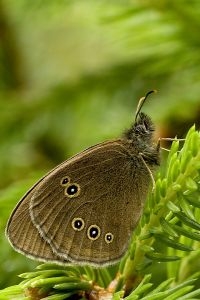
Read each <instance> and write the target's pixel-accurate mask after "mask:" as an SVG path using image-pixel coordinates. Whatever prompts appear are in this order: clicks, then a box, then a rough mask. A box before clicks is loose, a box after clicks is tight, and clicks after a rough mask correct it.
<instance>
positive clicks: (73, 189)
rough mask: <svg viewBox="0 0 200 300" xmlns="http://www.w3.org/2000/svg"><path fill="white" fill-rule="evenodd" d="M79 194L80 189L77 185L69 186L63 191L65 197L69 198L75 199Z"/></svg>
mask: <svg viewBox="0 0 200 300" xmlns="http://www.w3.org/2000/svg"><path fill="white" fill-rule="evenodd" d="M79 194H80V187H79V185H78V184H77V183H73V184H70V185H69V186H67V188H66V189H65V195H67V196H68V197H70V198H73V197H77V196H78V195H79Z"/></svg>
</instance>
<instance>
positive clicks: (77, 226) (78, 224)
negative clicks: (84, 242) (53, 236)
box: [72, 218, 85, 231]
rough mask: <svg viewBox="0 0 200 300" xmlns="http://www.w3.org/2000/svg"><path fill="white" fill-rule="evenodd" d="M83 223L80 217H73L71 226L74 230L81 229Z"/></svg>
mask: <svg viewBox="0 0 200 300" xmlns="http://www.w3.org/2000/svg"><path fill="white" fill-rule="evenodd" d="M84 226H85V224H84V221H83V219H82V218H74V219H73V220H72V227H73V229H74V230H77V231H81V230H82V229H83V228H84Z"/></svg>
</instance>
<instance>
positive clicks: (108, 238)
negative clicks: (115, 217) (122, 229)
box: [105, 232, 114, 244]
mask: <svg viewBox="0 0 200 300" xmlns="http://www.w3.org/2000/svg"><path fill="white" fill-rule="evenodd" d="M113 238H114V235H113V234H112V233H111V232H108V233H106V235H105V241H106V243H107V244H110V243H112V241H113Z"/></svg>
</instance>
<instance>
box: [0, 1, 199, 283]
mask: <svg viewBox="0 0 200 300" xmlns="http://www.w3.org/2000/svg"><path fill="white" fill-rule="evenodd" d="M199 32H200V1H198V0H196V1H195V0H191V1H189V0H188V1H186V0H178V1H172V0H171V1H167V0H166V1H164V0H159V1H156V0H154V1H153V0H152V1H148V0H146V1H145V0H143V1H141V0H135V1H126V0H123V1H122V0H118V1H117V0H115V1H112V0H111V1H105V0H101V1H94V0H76V1H70V0H62V1H60V0H57V1H56V0H48V1H47V0H34V1H27V0H18V1H14V0H4V1H3V0H0V178H1V180H0V189H1V190H0V230H1V235H0V273H1V276H0V288H3V287H5V286H8V285H10V284H13V283H16V282H18V281H19V280H18V279H17V277H16V274H20V273H22V272H25V271H28V270H31V269H33V266H34V265H36V263H35V262H33V261H31V260H30V259H26V258H25V257H23V256H22V255H20V254H17V253H16V252H15V251H14V250H12V248H11V246H10V245H9V243H8V241H7V240H6V238H5V237H4V230H5V225H6V222H7V219H8V217H9V214H10V212H11V211H12V209H13V208H14V206H15V204H16V203H17V202H18V200H19V199H20V198H21V197H22V195H23V194H24V193H25V192H26V191H27V189H28V188H29V187H30V186H31V185H32V184H34V183H35V182H36V181H37V180H38V179H39V178H40V177H41V176H42V175H44V174H45V173H46V172H47V171H49V170H50V169H51V168H53V167H54V166H55V165H56V164H58V163H60V162H62V161H63V160H65V159H67V158H68V157H70V156H71V155H73V154H75V153H77V152H78V151H81V150H83V149H84V148H86V147H88V146H90V145H92V144H95V143H97V142H101V141H103V140H106V139H109V138H115V137H118V136H119V135H120V134H121V132H122V131H123V130H124V129H125V128H127V127H128V126H129V124H130V123H131V122H132V120H133V115H134V112H135V108H136V105H137V101H138V99H139V98H140V97H141V96H144V95H145V93H146V92H147V91H149V90H151V89H157V90H158V91H159V92H158V93H157V94H156V95H153V96H151V97H150V98H149V99H148V101H147V103H146V104H145V108H144V111H145V112H146V113H148V114H150V115H151V116H152V119H153V121H154V122H155V123H156V127H157V136H162V137H164V136H167V137H174V136H175V135H177V136H178V137H182V136H184V134H185V132H186V131H187V130H188V129H189V127H190V126H191V125H192V124H194V123H196V124H197V128H198V126H199V120H200V119H199V116H200V39H199Z"/></svg>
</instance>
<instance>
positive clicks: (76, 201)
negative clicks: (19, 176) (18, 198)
mask: <svg viewBox="0 0 200 300" xmlns="http://www.w3.org/2000/svg"><path fill="white" fill-rule="evenodd" d="M141 161H142V160H141V157H140V155H139V154H138V153H134V149H132V151H130V149H129V146H128V145H127V144H126V142H124V141H122V140H118V141H112V142H107V143H102V144H99V145H96V146H94V147H91V148H89V149H88V150H86V151H84V152H82V153H80V154H78V155H76V156H74V157H73V158H71V159H69V160H67V161H66V162H64V163H63V164H61V165H60V166H58V167H57V168H55V169H54V170H53V171H52V172H50V173H49V174H48V175H47V176H45V177H44V178H43V179H42V180H41V181H40V182H39V183H38V184H36V185H35V187H34V188H33V189H32V191H31V192H29V193H28V194H27V195H26V196H25V197H24V200H23V201H22V202H21V205H20V206H19V208H20V210H21V208H22V207H23V205H24V210H25V208H26V209H27V208H28V209H27V211H28V213H26V214H25V215H26V222H27V220H28V223H29V226H30V228H32V232H34V233H35V232H36V231H37V236H38V237H42V239H43V244H45V246H44V245H43V246H44V248H45V249H46V248H48V245H49V246H50V248H51V249H52V252H51V255H52V253H53V259H54V257H55V256H57V257H58V259H57V260H61V261H63V260H64V261H65V260H67V261H68V260H69V261H71V262H78V263H80V264H81V263H82V264H88V263H89V264H93V265H96V266H98V265H106V264H111V263H114V262H115V261H118V260H119V259H120V258H121V257H122V255H123V254H124V252H125V251H126V249H127V246H128V242H129V239H130V235H131V233H132V230H133V229H134V228H135V226H136V224H137V222H138V220H139V217H140V215H141V211H142V206H143V203H144V200H145V197H146V194H147V192H148V187H149V183H150V180H151V179H150V176H149V172H148V170H147V168H146V166H145V165H144V164H141ZM138 178H140V180H139V179H138ZM140 191H142V193H141V192H140ZM23 202H26V205H25V204H24V203H23ZM20 213H21V212H20ZM17 214H19V212H18V209H16V211H15V213H14V215H13V216H12V217H11V222H10V223H9V226H8V232H10V231H12V230H13V226H14V224H15V225H16V223H17V221H16V217H19V216H17ZM31 221H32V224H31ZM30 224H31V225H30ZM23 226H24V227H25V226H26V225H25V224H24V225H23ZM33 228H34V230H33ZM20 232H21V234H20V237H19V238H18V239H21V240H22V239H25V237H24V236H23V232H22V230H21V231H20ZM34 233H33V235H34ZM27 235H28V231H27V233H26V236H27ZM10 240H13V239H12V238H11V236H10ZM27 243H28V242H27ZM29 243H31V241H29ZM36 243H38V238H37V241H36ZM15 247H16V245H15ZM40 247H41V246H40ZM29 248H30V247H29ZM29 250H30V249H29ZM21 251H23V250H21ZM45 251H46V250H45ZM24 252H25V250H24ZM29 253H30V252H29ZM34 255H35V253H34V254H33V256H34ZM45 255H46V253H44V256H45ZM48 256H49V253H48ZM50 259H51V258H50ZM54 260H55V259H54Z"/></svg>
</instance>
